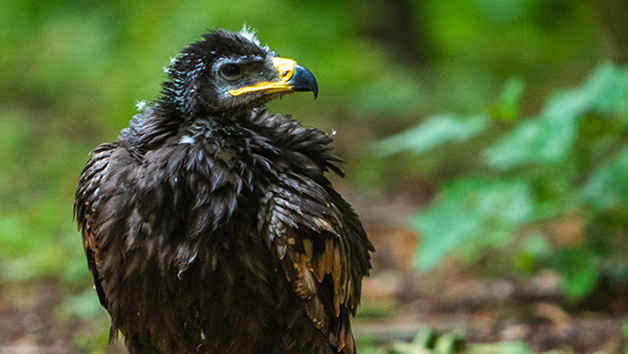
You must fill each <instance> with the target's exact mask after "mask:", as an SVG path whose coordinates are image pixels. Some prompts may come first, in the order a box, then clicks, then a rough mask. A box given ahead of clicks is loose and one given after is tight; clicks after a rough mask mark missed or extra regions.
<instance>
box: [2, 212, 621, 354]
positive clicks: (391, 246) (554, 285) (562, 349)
mask: <svg viewBox="0 0 628 354" xmlns="http://www.w3.org/2000/svg"><path fill="white" fill-rule="evenodd" d="M354 203H355V204H356V206H357V207H356V209H358V212H359V213H360V215H362V218H363V220H364V224H365V226H366V228H367V231H368V233H369V235H370V237H371V238H372V240H373V243H374V244H375V246H376V248H377V253H376V254H375V255H374V258H373V263H374V270H373V272H372V274H371V276H370V277H369V278H367V279H366V280H365V281H364V289H363V290H364V291H363V301H362V307H361V310H360V313H359V314H358V318H357V319H356V320H355V321H354V332H355V334H356V337H357V338H358V346H359V348H360V353H373V352H374V351H375V350H374V348H377V347H379V346H383V345H387V344H389V343H391V342H393V341H411V340H412V339H413V338H414V337H415V335H416V334H417V333H418V332H420V331H421V330H422V329H423V330H425V329H426V328H430V330H431V331H433V332H434V333H441V334H446V333H455V334H456V335H460V336H461V337H462V338H464V341H465V342H467V343H497V342H504V343H511V342H524V343H526V344H527V345H528V347H529V348H530V349H531V350H533V351H534V352H535V353H541V352H548V351H552V350H558V352H557V353H576V354H580V353H582V354H585V353H596V352H597V353H606V354H619V353H625V352H626V337H625V335H624V333H623V330H622V329H623V328H624V323H626V322H627V321H628V317H627V313H628V311H627V306H626V305H627V301H626V297H627V294H628V291H626V289H617V288H614V287H612V286H610V285H609V284H605V283H604V282H602V283H601V284H600V286H598V289H596V291H595V292H594V293H593V294H592V295H591V296H589V298H587V299H586V300H585V301H583V302H580V303H571V302H569V301H568V300H566V298H565V296H564V294H563V293H562V292H561V279H560V277H559V276H558V275H556V274H555V273H552V272H551V271H543V272H540V273H539V274H537V275H535V276H533V277H516V278H508V279H505V278H478V277H477V276H476V275H473V274H472V273H471V272H469V271H468V269H465V268H464V267H462V266H460V265H458V264H456V263H455V262H451V261H446V262H444V264H443V265H442V266H441V267H440V268H439V269H437V270H436V271H433V272H429V273H425V274H417V273H416V272H415V271H413V270H412V269H411V263H412V259H413V257H414V253H415V249H416V246H417V242H418V241H417V240H418V237H417V235H416V234H414V233H413V232H412V231H410V230H408V229H407V228H406V226H405V225H406V221H405V215H408V214H409V212H410V210H409V209H411V208H412V206H407V205H406V206H403V203H398V205H397V206H395V207H390V206H388V207H386V208H370V209H369V208H360V207H359V206H360V205H361V204H362V205H366V204H368V203H360V201H354ZM63 287H64V285H63V284H62V283H61V282H60V281H58V280H56V279H54V278H47V279H37V280H33V281H30V282H28V283H19V284H15V283H10V284H2V285H0V353H1V354H31V353H33V354H34V353H51V354H73V353H87V352H89V349H86V348H87V347H92V348H93V347H94V345H93V344H92V345H90V346H86V345H85V344H84V343H87V342H89V341H90V340H91V341H92V342H93V341H98V343H99V345H100V344H102V348H103V349H102V351H101V353H108V354H121V353H126V351H125V349H124V348H123V346H122V345H121V344H120V343H117V344H115V345H112V346H108V347H107V346H106V335H107V330H106V329H107V327H106V326H107V317H106V314H105V313H104V310H99V311H101V312H102V313H100V314H99V318H102V321H100V322H97V323H95V322H94V321H92V320H85V319H83V318H81V317H80V316H76V315H67V314H64V311H63V310H61V309H62V308H63V303H64V301H65V300H66V296H67V291H66V290H65V289H64V288H63ZM93 301H94V302H95V301H97V299H96V296H95V294H94V296H93ZM90 338H91V339H90ZM94 338H99V339H94ZM81 343H83V344H81ZM92 352H93V351H92ZM428 353H429V352H428ZM493 353H499V351H493Z"/></svg>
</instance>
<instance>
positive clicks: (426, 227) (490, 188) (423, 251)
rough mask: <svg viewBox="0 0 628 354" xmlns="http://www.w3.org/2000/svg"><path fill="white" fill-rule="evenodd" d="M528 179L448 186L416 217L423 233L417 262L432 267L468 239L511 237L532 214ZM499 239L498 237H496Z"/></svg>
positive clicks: (470, 181) (473, 181) (422, 267)
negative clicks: (438, 197) (436, 199)
mask: <svg viewBox="0 0 628 354" xmlns="http://www.w3.org/2000/svg"><path fill="white" fill-rule="evenodd" d="M531 193H532V192H531V187H530V185H529V183H528V182H526V181H518V180H515V181H497V182H491V181H483V180H478V179H462V180H458V181H456V182H454V183H452V184H451V185H449V186H446V187H445V188H444V190H443V191H442V195H441V196H440V200H439V201H437V202H436V203H434V204H432V206H431V207H429V208H428V209H427V210H425V211H423V212H421V213H419V214H418V215H417V216H415V217H414V218H413V219H412V225H413V227H414V228H415V229H417V230H418V231H419V232H420V234H421V243H420V246H419V250H418V252H417V255H416V259H415V265H416V267H417V268H418V269H420V270H429V269H432V268H433V267H435V266H436V265H437V263H438V262H439V261H440V260H442V259H443V258H444V257H445V256H446V255H447V254H449V253H450V252H452V251H453V250H454V249H456V248H457V247H458V246H460V245H461V244H462V243H463V242H464V241H466V240H469V239H473V240H474V241H475V242H479V243H485V242H486V243H491V242H495V241H497V242H499V241H503V239H504V238H506V239H510V238H511V237H512V234H513V232H514V231H515V229H516V228H517V227H518V226H520V225H522V224H524V223H526V222H528V221H529V219H530V217H531V215H532V214H533V213H532V207H533V205H532V198H531ZM495 238H496V240H495Z"/></svg>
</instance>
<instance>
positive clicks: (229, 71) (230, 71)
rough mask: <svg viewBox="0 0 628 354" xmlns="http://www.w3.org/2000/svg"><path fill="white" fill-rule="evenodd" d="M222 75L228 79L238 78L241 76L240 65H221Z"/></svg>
mask: <svg viewBox="0 0 628 354" xmlns="http://www.w3.org/2000/svg"><path fill="white" fill-rule="evenodd" d="M220 75H221V76H222V77H223V78H225V79H227V80H233V79H237V78H238V77H239V76H240V67H239V66H238V65H236V64H225V65H223V66H221V67H220Z"/></svg>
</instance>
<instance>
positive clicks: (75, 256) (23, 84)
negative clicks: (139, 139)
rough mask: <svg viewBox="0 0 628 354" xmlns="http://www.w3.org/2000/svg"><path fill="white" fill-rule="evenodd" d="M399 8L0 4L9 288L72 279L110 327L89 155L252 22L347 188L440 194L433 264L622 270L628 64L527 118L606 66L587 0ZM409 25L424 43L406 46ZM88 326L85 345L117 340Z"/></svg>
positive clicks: (3, 223) (423, 217) (493, 0)
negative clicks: (295, 82) (556, 228)
mask: <svg viewBox="0 0 628 354" xmlns="http://www.w3.org/2000/svg"><path fill="white" fill-rule="evenodd" d="M399 3H403V4H405V5H407V6H406V7H405V8H404V7H402V8H404V9H406V8H407V10H408V11H406V12H404V13H402V15H406V16H405V17H404V18H406V19H407V21H401V20H400V19H401V18H402V16H399V15H400V14H398V13H394V12H393V13H389V12H390V11H392V10H391V8H392V7H391V6H390V4H391V2H389V1H383V0H365V1H364V0H362V1H357V0H348V1H329V0H322V1H318V2H308V1H303V0H269V1H263V2H261V1H254V0H244V1H240V2H237V3H234V2H232V1H211V2H210V1H201V0H192V1H184V2H176V1H171V0H156V1H151V2H132V1H122V0H105V1H82V0H44V1H34V0H3V1H0V50H1V52H2V53H3V54H2V55H1V56H0V77H1V78H2V79H1V80H0V96H1V97H2V99H1V100H0V200H2V203H1V204H0V279H1V280H2V281H3V282H20V281H28V280H31V279H38V278H40V277H44V276H53V277H56V278H58V279H61V280H62V281H63V282H64V284H65V285H67V286H65V287H64V289H66V290H67V294H66V295H68V303H69V304H70V305H67V306H64V307H63V311H64V312H65V313H66V315H67V316H70V315H78V316H80V317H81V318H86V319H89V320H90V321H91V320H92V319H95V318H100V320H103V317H102V310H100V315H99V312H98V311H97V309H98V302H97V300H96V297H95V295H94V294H93V291H92V290H91V284H90V283H91V281H90V277H89V274H88V272H87V269H86V267H85V260H84V256H83V254H82V253H83V252H82V249H81V242H80V236H79V234H78V233H77V232H76V230H75V226H74V225H73V223H72V217H71V215H72V204H73V194H74V188H75V187H76V183H77V179H78V176H79V173H80V171H81V169H82V167H83V165H84V163H85V162H86V160H87V157H88V152H89V151H90V150H91V149H93V148H94V147H95V146H96V145H97V144H99V143H102V142H106V141H112V140H114V139H115V138H116V135H117V134H118V132H119V131H120V129H122V128H124V127H125V126H126V125H127V123H128V120H129V119H130V117H131V116H132V115H133V114H134V113H135V108H134V106H135V104H136V102H137V101H139V100H144V99H148V100H151V99H154V98H156V97H157V95H158V94H159V91H160V86H159V85H160V82H161V81H162V80H163V79H164V77H165V75H164V74H163V73H162V67H163V66H165V65H167V64H168V58H169V57H171V56H174V55H175V54H176V53H177V52H178V51H179V50H181V49H182V48H183V47H184V46H185V45H186V44H188V43H190V42H192V41H194V40H196V39H198V38H199V37H198V34H199V33H202V32H204V31H205V30H206V29H211V28H219V27H221V28H226V29H230V30H239V29H240V28H241V27H242V25H243V24H245V23H246V24H248V25H250V26H252V27H253V28H256V29H257V30H258V32H259V37H260V39H261V41H262V42H263V43H268V44H269V45H270V47H271V48H273V49H274V50H275V51H277V52H278V53H280V54H281V55H283V56H288V57H292V58H295V59H296V60H297V61H299V62H300V63H301V64H303V65H304V66H306V67H308V68H309V69H311V70H312V72H314V73H315V75H316V77H317V79H318V82H319V86H320V88H321V94H320V97H319V99H318V100H317V101H316V102H313V101H312V100H311V97H309V96H308V95H294V96H292V97H289V98H287V99H285V100H282V101H279V102H273V103H272V104H271V109H272V110H274V111H277V112H286V113H293V114H294V116H295V117H296V118H297V119H301V120H303V121H304V122H305V123H306V124H308V125H315V126H317V127H320V128H321V129H323V130H325V131H328V132H331V131H332V129H335V130H337V131H338V135H337V136H336V140H337V142H336V146H337V147H338V149H339V152H340V155H342V157H343V158H346V160H347V161H348V164H347V165H346V169H347V175H348V178H347V181H348V183H351V184H353V185H354V186H356V188H362V189H364V190H367V189H377V190H385V191H394V188H395V187H398V186H403V184H399V183H398V182H402V181H407V180H413V179H421V180H423V181H427V183H431V184H433V185H436V186H441V188H440V190H441V193H440V194H439V197H438V198H437V200H436V201H434V203H433V204H432V206H430V207H429V208H428V209H426V210H424V211H423V212H421V213H420V214H419V215H418V216H416V217H414V218H413V219H412V223H413V225H414V226H415V227H417V228H418V229H419V230H421V232H422V237H423V242H422V244H421V245H422V246H421V247H422V248H421V250H420V252H419V253H418V255H417V266H419V267H420V268H421V269H429V268H430V267H434V266H435V265H436V264H437V263H438V261H439V260H440V259H442V257H444V256H445V255H447V254H451V253H452V252H453V253H454V254H456V255H457V256H459V257H462V258H461V259H465V260H467V261H468V262H473V261H475V260H477V259H478V258H479V257H481V256H482V255H483V253H482V252H485V251H486V249H487V247H489V248H498V249H505V248H506V249H508V250H509V251H510V252H513V253H514V254H513V257H512V259H514V261H513V265H514V266H515V268H516V269H518V270H522V271H525V272H534V271H535V270H537V269H539V267H542V266H545V265H549V266H552V267H555V268H556V269H559V270H560V271H561V272H563V273H564V274H566V275H567V276H568V282H567V284H568V288H569V291H570V293H571V294H572V295H574V296H581V295H582V294H584V293H586V292H587V291H588V290H590V286H591V284H592V283H594V282H595V279H596V277H597V275H598V272H599V271H600V269H601V268H610V269H616V268H615V267H614V266H615V265H616V264H619V265H620V266H621V267H624V268H625V262H624V261H623V259H619V260H617V259H616V258H614V257H613V256H617V255H618V253H619V250H621V249H628V247H625V246H626V245H624V244H623V243H625V231H624V229H623V228H624V224H625V220H626V218H628V209H626V195H627V193H628V185H627V184H626V183H627V182H626V181H628V179H627V178H625V177H628V176H626V174H628V172H627V171H628V148H626V146H625V141H624V138H623V132H624V131H625V123H626V114H627V113H626V110H627V107H626V96H625V90H626V85H627V83H626V70H625V69H619V68H616V67H613V66H610V65H602V66H600V67H599V68H598V69H597V70H596V71H595V72H594V74H592V75H591V77H590V79H588V81H586V82H585V84H583V85H582V86H580V87H578V88H576V89H574V90H570V91H563V92H559V93H557V94H556V95H553V96H551V97H550V98H549V99H548V100H547V103H546V104H545V106H544V107H545V108H544V109H543V110H542V111H541V114H539V115H538V116H536V117H531V118H526V119H522V118H521V116H522V115H530V112H533V111H535V110H536V109H537V108H538V105H539V104H540V102H542V101H543V100H544V97H546V96H547V94H548V93H549V92H551V91H552V90H553V89H554V88H556V87H567V86H571V85H573V84H575V83H577V82H579V80H581V79H583V78H584V76H585V73H586V72H588V71H589V70H591V69H592V68H593V67H594V66H595V63H597V62H599V58H600V56H601V54H600V53H601V48H600V45H599V44H598V41H597V39H598V29H597V27H596V24H595V21H594V20H595V16H594V14H593V11H592V9H591V6H590V1H589V0H509V1H499V0H450V1H439V0H426V1H419V0H399ZM387 14H388V15H387ZM404 36H409V37H410V38H411V39H412V40H415V42H414V43H413V42H406V43H405V44H403V45H401V44H398V43H400V42H397V41H396V40H397V38H400V37H404ZM419 39H420V42H419ZM404 46H412V47H413V48H412V49H413V50H408V48H406V47H404ZM403 53H409V54H403ZM512 77H514V78H515V79H512V80H510V81H508V80H509V78H512ZM504 82H507V84H506V85H505V87H504V88H503V90H502V89H501V85H502V84H503V83H504ZM500 90H501V91H500ZM524 91H525V92H524ZM500 92H501V94H500ZM522 95H523V98H522ZM494 97H498V98H497V100H495V101H493V98H494ZM487 107H488V108H487ZM479 111H484V113H482V114H475V113H477V112H479ZM442 112H458V113H456V114H443V113H442ZM522 112H525V113H522ZM424 117H431V118H424ZM421 121H422V122H423V123H422V124H420V125H418V126H417V127H416V128H411V129H410V130H408V131H406V132H405V133H401V134H399V135H397V136H394V137H392V138H389V139H386V140H383V141H381V142H380V143H379V144H377V147H378V150H379V151H378V152H377V153H376V154H370V153H369V151H368V149H367V146H368V143H369V142H371V141H373V140H377V139H382V138H383V137H385V136H387V135H392V134H393V133H394V132H397V131H400V130H403V129H405V128H408V127H409V126H413V125H416V124H417V123H418V122H421ZM402 151H410V152H412V154H398V153H399V152H402ZM393 154H394V156H391V155H393ZM382 155H385V156H390V157H387V158H381V156H382ZM404 155H408V156H404ZM417 155H418V156H420V159H418V158H417V157H416V156H417ZM578 220H584V221H586V230H585V231H586V242H583V243H578V244H576V245H573V247H571V246H570V247H567V246H565V245H561V244H558V243H557V242H556V240H554V239H552V237H551V235H549V234H547V228H546V226H547V225H548V223H551V222H552V221H574V222H577V221H578ZM512 244H514V245H515V246H516V247H514V248H512V247H509V245H512ZM622 247H623V248H622ZM578 257H580V258H578ZM575 258H578V259H579V260H580V261H579V262H578V260H576V259H575ZM583 259H584V260H586V262H584V261H582V260H583ZM622 269H623V268H622ZM504 271H505V270H504ZM570 284H571V285H570ZM90 297H91V300H89V299H90ZM98 316H100V317H98ZM91 323H98V322H97V321H91ZM79 337H80V338H79V339H77V340H78V342H80V343H81V346H82V347H84V348H88V349H94V348H100V347H101V345H102V342H103V341H104V339H103V338H104V337H99V338H97V339H95V338H91V337H90V336H89V335H87V334H79Z"/></svg>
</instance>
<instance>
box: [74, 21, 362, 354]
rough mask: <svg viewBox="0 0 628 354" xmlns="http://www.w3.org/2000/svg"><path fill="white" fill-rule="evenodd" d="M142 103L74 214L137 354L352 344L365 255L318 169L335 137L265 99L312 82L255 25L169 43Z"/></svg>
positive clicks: (106, 151)
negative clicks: (162, 75) (156, 84)
mask: <svg viewBox="0 0 628 354" xmlns="http://www.w3.org/2000/svg"><path fill="white" fill-rule="evenodd" d="M164 71H165V72H166V73H167V75H168V77H167V79H166V81H165V82H164V83H163V87H162V91H161V94H160V96H159V98H157V99H156V100H154V101H153V102H152V103H151V104H148V105H145V106H144V107H140V108H141V110H140V111H139V113H138V114H136V115H134V116H133V117H132V119H131V120H130V122H129V126H128V127H127V128H125V129H123V130H122V131H121V132H120V134H119V136H118V138H117V141H115V142H111V143H104V144H101V145H100V146H98V147H96V148H95V149H94V150H93V151H92V152H91V156H90V158H89V160H88V162H87V164H86V166H85V168H84V169H83V171H82V173H81V175H80V179H79V182H78V187H77V190H76V195H75V203H74V218H75V220H76V222H77V224H78V229H79V231H80V232H81V234H82V240H83V248H84V251H85V256H86V258H87V265H88V268H89V271H90V273H91V275H92V277H93V280H94V288H95V290H96V293H97V294H98V298H99V300H100V303H101V305H102V306H103V307H104V308H105V309H106V310H107V312H108V313H109V315H110V317H111V328H110V341H115V340H116V339H117V337H118V336H119V334H121V335H122V336H123V337H124V341H125V345H126V346H127V348H128V350H129V352H130V353H132V354H139V353H141V354H144V353H151V354H166V353H168V354H171V353H184V354H185V353H221V354H230V353H237V354H248V353H251V354H253V353H256V354H273V353H277V354H279V353H295V354H296V353H299V354H309V353H312V354H314V353H316V354H331V353H345V354H352V353H355V352H356V346H355V341H354V337H353V334H352V329H351V318H352V317H353V316H354V315H355V312H356V308H357V306H358V304H359V303H360V296H361V286H362V279H363V278H364V277H365V276H366V275H368V273H369V270H370V268H371V260H370V253H371V252H372V251H374V249H373V246H372V244H371V242H370V241H369V239H368V237H367V235H366V233H365V231H364V228H363V226H362V224H361V222H360V219H359V218H358V216H357V214H356V213H355V211H354V210H353V208H352V207H351V206H350V205H349V204H348V203H347V202H346V201H345V200H344V199H343V198H342V197H341V196H340V195H339V194H338V192H336V191H335V190H334V188H333V186H332V184H331V183H330V181H329V180H328V178H327V177H326V176H325V174H326V172H333V173H336V174H338V175H341V176H342V175H343V172H342V170H341V169H340V168H338V167H337V164H338V163H339V162H340V161H341V160H340V159H339V158H338V157H336V156H335V155H334V153H333V151H332V148H331V147H330V143H331V142H332V138H331V137H330V136H329V135H328V134H326V133H324V132H322V131H320V130H318V129H315V128H310V127H306V126H304V125H302V124H301V123H300V122H299V121H296V120H294V119H293V118H292V117H291V116H289V115H281V114H271V113H270V112H269V111H268V110H267V108H265V104H266V103H267V102H269V101H271V100H273V99H276V98H279V97H282V96H283V95H286V94H289V93H292V92H297V91H311V92H313V94H314V96H315V98H316V95H317V94H318V85H317V82H316V80H315V78H314V76H313V74H312V73H311V72H310V71H309V70H307V69H306V68H304V67H303V66H301V65H299V64H297V63H296V62H295V61H294V60H292V59H287V58H283V57H279V56H278V55H277V54H276V53H275V52H273V51H272V50H270V49H269V48H268V46H262V45H260V42H259V40H258V39H257V38H256V36H255V33H254V32H252V31H251V30H249V29H247V28H245V29H243V30H242V31H240V32H239V33H235V32H229V31H226V30H221V29H216V30H211V31H208V32H207V33H205V34H203V35H202V36H201V38H200V39H199V40H198V41H197V42H195V43H192V44H190V45H188V46H187V47H185V48H184V49H183V50H182V51H181V52H179V53H178V54H177V55H176V57H175V58H173V59H171V62H170V64H169V65H168V66H167V67H166V68H165V69H164Z"/></svg>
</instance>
